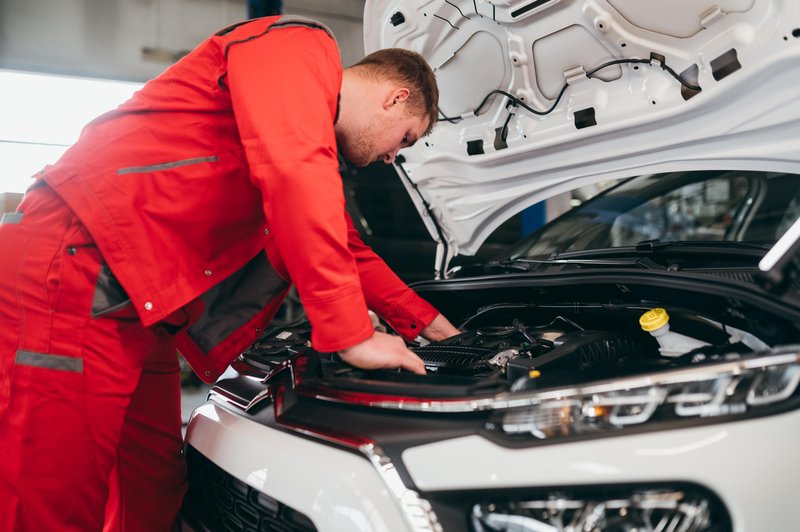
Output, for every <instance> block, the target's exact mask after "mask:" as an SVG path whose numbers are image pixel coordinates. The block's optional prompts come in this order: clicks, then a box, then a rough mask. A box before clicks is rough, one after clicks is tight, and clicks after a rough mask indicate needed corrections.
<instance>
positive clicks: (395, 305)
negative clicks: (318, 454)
mask: <svg viewBox="0 0 800 532" xmlns="http://www.w3.org/2000/svg"><path fill="white" fill-rule="evenodd" d="M341 76H342V67H341V62H340V59H339V52H338V48H337V46H336V43H335V41H334V40H333V38H332V37H331V36H330V34H329V33H328V32H327V29H325V28H324V27H323V26H321V25H319V24H318V23H314V22H312V21H300V20H298V19H292V18H288V17H283V18H279V17H269V18H264V19H257V20H254V21H249V22H246V23H242V24H239V25H235V26H232V27H230V28H226V29H225V30H222V31H221V32H219V33H217V34H216V35H214V36H212V37H211V38H209V39H208V40H206V41H205V42H204V43H202V44H201V45H200V46H199V47H197V48H196V49H195V50H194V51H193V52H192V53H191V54H189V55H187V56H186V57H184V58H183V59H182V60H181V61H179V62H178V63H177V64H175V65H174V66H172V67H171V68H169V69H168V70H167V71H165V72H164V73H163V74H161V75H160V76H159V77H157V78H155V79H153V80H152V81H150V82H149V83H147V84H146V85H145V86H144V87H143V88H142V89H141V90H140V91H138V92H137V93H136V94H135V95H134V96H133V97H132V98H131V99H130V100H129V101H128V102H126V103H124V104H123V105H121V106H120V107H119V108H117V109H116V110H114V111H111V112H109V113H106V114H104V115H102V116H100V117H99V118H97V119H96V120H94V121H93V122H91V123H90V124H89V125H87V126H86V128H84V130H83V132H82V134H81V137H80V139H79V141H78V142H77V143H76V144H75V145H74V146H73V147H71V148H70V149H69V150H68V151H67V152H66V153H65V154H64V156H63V157H62V158H61V159H60V160H59V161H58V162H57V163H56V164H55V165H54V166H52V167H48V168H46V169H45V171H44V175H43V179H44V180H45V181H46V182H47V183H48V184H49V185H50V186H51V187H52V188H53V189H54V190H55V191H56V192H57V193H58V194H59V195H60V196H61V197H62V198H63V199H64V201H65V202H66V203H67V204H68V205H69V206H70V208H71V209H72V210H73V211H74V212H75V214H76V215H77V216H78V217H79V218H80V220H81V221H82V222H83V224H84V225H85V226H86V227H87V229H88V230H89V232H90V233H91V235H92V237H93V238H94V240H95V241H96V243H97V246H98V247H99V249H100V251H101V252H102V254H103V257H104V259H105V261H106V262H107V264H108V266H109V267H110V269H111V271H112V272H113V275H114V276H115V277H116V279H117V280H118V281H119V284H121V286H122V288H123V289H124V293H126V294H127V296H128V297H129V298H130V302H131V303H132V305H133V308H135V310H136V313H137V314H138V316H139V318H140V319H141V321H142V323H143V324H144V325H145V326H149V325H153V324H155V323H158V322H163V321H167V322H169V323H173V324H178V325H180V324H185V323H186V321H187V319H191V321H194V320H197V321H196V323H194V325H192V326H190V327H189V328H188V329H186V330H184V331H182V332H181V333H179V338H178V341H179V348H180V350H181V352H182V354H183V355H184V356H185V357H186V359H187V360H188V362H189V363H190V364H191V365H192V367H193V368H194V369H195V371H197V373H198V374H199V375H200V376H201V377H202V378H203V379H204V380H206V381H212V380H213V379H215V378H216V377H217V376H218V375H219V374H220V373H221V372H222V371H223V370H224V369H225V368H226V367H227V365H228V364H229V363H230V362H231V360H232V359H233V358H235V357H236V356H237V355H238V354H239V353H240V352H241V351H242V350H244V349H245V348H246V347H248V346H249V345H250V344H251V343H252V342H253V341H254V340H255V339H256V338H257V336H258V335H259V333H260V331H261V330H262V329H263V327H264V325H265V324H266V323H267V322H268V321H269V320H270V319H271V318H272V316H273V315H274V313H275V312H276V310H277V308H278V306H279V305H280V303H281V301H282V300H283V298H284V296H285V294H286V291H287V290H288V287H289V285H290V283H292V282H293V283H295V284H296V285H297V288H298V291H299V294H300V297H301V300H302V302H303V306H304V308H305V310H306V313H307V315H308V318H309V320H310V322H311V325H312V344H313V346H314V347H315V348H316V349H317V350H319V351H337V350H340V349H343V348H346V347H350V346H353V345H355V344H356V343H359V342H361V341H363V340H365V339H367V338H368V337H369V336H370V335H371V334H372V330H373V329H372V325H371V323H370V320H369V318H368V316H367V305H369V306H370V307H371V308H373V310H375V311H376V312H377V313H378V314H379V315H380V316H382V317H383V318H385V319H386V320H387V321H388V322H389V323H390V325H392V327H393V328H394V329H395V330H397V331H398V332H399V333H400V334H402V335H403V336H404V337H406V338H409V339H410V338H413V337H415V336H416V335H417V334H418V333H419V331H420V330H421V329H422V328H424V327H425V326H426V325H427V324H428V323H430V321H431V320H432V319H433V318H434V317H435V316H436V314H437V311H436V310H435V309H434V308H433V307H431V306H430V305H429V304H427V303H426V302H425V301H423V300H422V299H420V298H419V297H418V296H416V294H414V292H413V291H411V290H410V289H409V288H408V287H406V286H405V284H403V283H402V282H401V281H400V280H399V279H398V278H397V277H396V276H395V275H394V274H393V273H392V272H391V271H390V270H389V268H388V267H387V266H386V265H385V263H384V262H383V261H381V260H380V259H379V258H378V257H377V256H376V255H375V254H374V253H373V252H372V251H371V250H370V249H369V248H368V247H366V246H365V245H364V244H363V243H362V242H361V241H360V240H359V238H358V233H357V232H356V231H355V230H354V229H353V228H352V224H351V223H350V222H349V219H348V218H347V215H346V214H345V207H344V196H343V193H342V182H341V178H340V176H339V173H338V160H337V149H336V139H335V135H334V122H335V120H336V116H337V111H338V96H339V89H340V84H341ZM101 277H102V276H101ZM112 280H113V279H112ZM107 284H108V279H105V280H103V279H101V280H100V281H99V282H98V287H100V286H101V285H107ZM112 284H113V283H112ZM99 292H100V291H99V288H98V293H99ZM100 300H101V301H100V303H102V302H103V298H102V297H101V298H100ZM120 304H122V302H119V301H113V297H112V298H110V301H107V305H106V307H105V308H106V309H108V310H114V309H116V308H119V306H120ZM101 306H102V305H101ZM103 312H104V309H103V308H98V309H97V313H98V314H102V313H103Z"/></svg>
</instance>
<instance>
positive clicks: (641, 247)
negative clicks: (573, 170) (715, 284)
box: [517, 240, 770, 261]
mask: <svg viewBox="0 0 800 532" xmlns="http://www.w3.org/2000/svg"><path fill="white" fill-rule="evenodd" d="M769 248H770V246H769V245H761V244H752V243H747V242H717V241H685V240H681V241H667V242H661V241H660V240H643V241H641V242H638V243H637V244H635V245H633V246H619V247H613V248H597V249H584V250H580V251H562V252H557V251H554V252H553V253H551V254H550V255H549V256H547V257H544V256H542V257H533V256H532V257H524V258H523V259H524V260H549V261H555V260H562V261H563V260H572V259H586V258H600V257H604V258H609V257H615V258H621V257H631V256H633V257H642V256H652V255H659V254H670V253H685V254H690V255H700V254H707V255H714V256H720V255H731V254H734V255H745V256H749V257H761V256H763V255H764V253H765V252H766V251H768V250H769ZM517 260H520V259H517Z"/></svg>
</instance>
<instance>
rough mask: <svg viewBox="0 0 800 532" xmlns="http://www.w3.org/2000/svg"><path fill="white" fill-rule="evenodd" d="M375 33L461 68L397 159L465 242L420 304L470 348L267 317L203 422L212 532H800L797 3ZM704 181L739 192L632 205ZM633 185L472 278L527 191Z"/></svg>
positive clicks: (388, 9) (450, 14)
mask: <svg viewBox="0 0 800 532" xmlns="http://www.w3.org/2000/svg"><path fill="white" fill-rule="evenodd" d="M364 19H365V28H366V30H365V43H366V49H367V51H372V50H375V49H378V48H383V47H390V46H400V47H406V48H410V49H413V50H416V51H418V52H420V53H422V54H423V55H424V56H425V57H426V58H427V59H428V60H429V62H430V63H431V65H432V66H433V67H434V68H435V71H436V74H437V77H438V80H439V84H440V89H441V111H442V113H443V117H442V120H441V121H440V123H439V124H438V126H437V127H436V128H435V130H434V132H433V134H432V135H431V136H430V137H428V138H426V139H424V141H423V142H419V143H418V144H417V145H416V146H415V147H414V148H411V149H408V150H406V151H405V152H404V153H403V157H401V158H400V160H399V161H398V162H397V165H396V166H397V170H398V177H399V179H401V180H402V182H403V183H404V185H405V186H406V188H407V189H408V192H409V194H410V195H411V197H412V199H413V201H414V202H415V204H416V205H417V207H418V208H419V210H420V213H421V215H422V216H423V220H424V221H425V224H426V225H427V227H428V228H429V230H430V233H431V235H432V237H433V238H434V239H435V240H436V241H437V242H438V244H439V253H438V256H437V263H436V271H437V275H438V277H439V279H438V280H432V281H426V282H424V283H421V284H418V285H416V286H415V289H416V290H417V291H418V292H419V293H420V294H421V295H422V296H423V297H425V298H426V299H428V300H429V301H431V303H433V304H434V305H435V306H436V307H437V308H438V309H440V310H441V311H442V312H443V313H444V314H445V315H446V316H448V317H449V318H450V319H451V321H453V322H454V323H456V324H457V325H458V326H459V328H460V329H461V330H462V331H463V332H462V334H460V335H459V336H457V337H454V338H451V339H448V340H445V341H443V342H439V343H433V344H427V345H422V344H414V345H413V346H412V348H413V349H415V350H416V352H417V353H418V354H419V355H420V356H421V357H422V358H423V360H424V361H425V363H426V367H427V369H428V372H429V373H428V375H427V376H418V375H412V374H409V373H405V372H397V371H386V370H383V371H372V372H368V371H363V370H359V369H355V368H352V367H350V366H347V365H346V364H344V363H342V362H341V361H340V360H339V359H338V357H337V356H336V355H332V354H329V353H317V352H315V351H314V350H312V349H311V348H310V347H308V345H309V344H308V338H309V326H308V324H307V323H298V324H295V325H292V326H288V327H282V328H276V329H272V330H270V331H268V332H267V333H266V334H265V335H264V336H263V337H262V338H261V339H260V340H259V341H258V342H257V343H256V344H254V345H253V346H252V347H251V348H250V349H249V350H248V351H247V352H246V353H243V354H242V356H241V357H240V358H239V359H238V360H237V361H236V362H235V363H234V364H233V365H232V367H231V369H230V370H229V371H228V373H226V375H224V376H223V377H222V378H221V379H220V380H219V381H218V382H217V383H216V384H215V386H214V387H213V388H212V390H211V392H210V394H209V397H208V401H207V402H206V403H205V404H203V405H201V406H200V407H199V408H198V409H197V410H196V411H195V412H194V414H193V416H192V419H191V422H190V424H189V427H188V432H187V438H186V442H187V444H186V453H187V459H188V462H189V468H190V488H189V493H188V495H187V499H186V504H185V507H184V519H185V522H186V526H187V527H189V528H192V529H195V530H281V531H283V530H303V531H305V530H319V531H321V532H327V531H342V532H353V531H392V532H394V531H440V530H444V531H447V532H451V531H474V532H495V531H508V532H511V531H515V532H517V531H519V532H521V531H530V532H534V531H535V532H540V531H587V532H588V531H594V530H614V531H627V532H633V531H663V532H666V531H670V532H677V531H699V530H704V531H726V530H735V531H750V532H763V531H783V530H798V526H800V525H798V522H799V521H800V518H798V512H797V511H796V510H795V509H794V504H795V503H796V500H795V499H796V496H797V494H798V493H800V459H798V455H797V448H796V442H797V440H798V439H800V412H799V411H798V405H800V391H798V383H800V297H798V291H799V289H800V283H799V282H798V281H799V280H800V277H798V257H797V252H798V249H800V245H799V244H798V243H797V241H798V237H800V222H797V221H796V218H797V213H798V212H800V208H799V207H800V194H798V190H800V187H799V186H797V183H798V181H800V177H798V174H800V97H799V96H798V90H799V89H798V87H800V3H798V2H796V1H787V0H714V1H709V0H671V1H654V0H549V1H548V0H523V1H516V0H497V1H486V0H452V1H451V0H432V1H415V0H368V1H367V3H366V9H365V17H364ZM687 175H691V176H699V175H712V176H714V177H715V179H714V180H712V181H713V182H712V181H709V180H704V178H702V179H701V178H698V179H694V178H692V179H691V181H692V183H700V184H699V185H695V184H693V185H692V187H690V188H681V189H680V190H682V192H679V193H678V192H675V193H673V192H670V194H671V195H670V196H669V198H671V199H669V202H664V201H662V200H661V199H660V197H659V196H657V195H651V196H647V198H646V200H643V201H640V202H639V203H637V204H636V205H633V207H636V209H634V210H631V209H627V210H626V209H623V211H624V212H623V213H622V214H619V213H617V214H614V215H613V216H612V215H609V214H608V209H607V208H606V207H608V206H609V205H611V204H613V203H615V202H617V203H619V202H622V203H624V202H625V201H627V199H629V198H630V197H631V196H630V195H628V194H627V192H626V191H628V190H632V189H635V190H641V189H643V188H646V186H650V185H651V184H653V183H655V184H656V185H658V183H668V182H669V180H670V179H673V180H674V179H678V180H680V179H682V177H681V176H687ZM633 176H641V177H637V178H636V179H634V180H630V181H626V182H625V183H623V184H622V185H620V187H621V188H619V187H618V188H616V189H612V190H611V191H609V192H608V193H607V195H605V196H604V198H605V199H602V200H597V201H596V202H594V203H592V202H589V203H587V204H586V206H585V207H584V210H583V211H573V212H572V213H568V215H567V216H568V218H567V219H566V220H567V222H569V223H565V222H564V221H561V222H559V223H561V225H557V226H553V225H552V224H551V225H549V226H546V228H545V229H543V232H542V233H541V235H539V236H537V237H536V238H537V239H536V240H534V241H531V240H528V241H526V242H524V243H522V244H521V245H520V246H518V247H517V248H515V249H514V250H512V251H511V252H510V253H509V257H508V258H507V259H504V260H498V261H494V262H493V263H492V264H491V265H490V266H488V267H486V268H483V269H481V268H480V267H479V268H478V269H477V270H476V269H475V268H473V269H472V270H470V269H469V268H464V269H462V271H460V272H457V271H454V270H455V268H450V267H449V262H450V260H451V259H452V257H454V256H455V255H457V254H464V255H471V254H474V253H475V251H476V250H477V249H478V248H479V247H480V245H481V243H482V242H483V241H484V240H485V239H486V237H487V236H488V235H489V234H490V233H491V232H492V231H493V230H494V229H495V228H497V227H498V226H499V225H500V224H501V223H502V222H503V221H504V220H506V219H508V218H509V217H511V216H512V215H514V214H515V213H517V212H519V211H521V210H522V209H524V208H526V207H527V206H529V205H532V204H534V203H537V202H539V201H541V200H543V199H545V198H546V197H548V196H550V195H553V194H558V193H561V192H564V191H568V190H571V189H574V188H576V187H581V186H586V185H590V184H594V183H599V182H603V181H608V180H614V179H621V178H630V177H633ZM675 176H678V177H675ZM717 178H719V179H717ZM779 182H780V183H789V186H788V188H785V189H781V190H784V191H783V192H773V193H770V192H767V191H768V190H773V191H774V190H777V189H775V188H770V187H771V185H770V183H779ZM737 183H738V184H737ZM743 183H744V184H743ZM754 183H762V185H763V186H762V185H758V184H754ZM626 187H627V188H626ZM742 187H746V188H742ZM667 188H669V187H667ZM669 190H670V191H674V190H678V188H676V187H672V188H669ZM676 198H683V199H684V200H686V201H685V202H684V203H685V205H684V207H680V208H677V207H674V204H677V203H676V202H677V200H676ZM690 200H691V201H690ZM603 202H605V203H603ZM770 202H772V203H770ZM678 203H680V202H678ZM642 205H644V207H642ZM686 205H688V207H686ZM768 205H771V206H770V207H769V208H767V206H768ZM775 205H778V206H777V207H776V206H775ZM599 207H603V208H599ZM764 212H769V213H771V214H770V215H769V216H767V215H763V216H762V214H760V213H764ZM585 213H591V215H592V216H594V218H592V219H591V220H592V223H588V224H587V223H585V220H584V219H583V218H581V216H582V215H583V214H585ZM582 220H583V221H582ZM554 223H555V222H554ZM553 227H556V228H557V229H553ZM597 227H603V231H604V232H605V233H604V235H605V236H604V237H603V238H600V239H595V238H594V235H596V234H597V231H599V230H597V231H595V228H597ZM548 228H549V229H548ZM787 228H788V229H787ZM569 231H574V232H575V233H574V234H573V235H572V236H569ZM564 232H566V233H564ZM565 234H566V235H567V236H569V237H568V238H567V237H565V236H564V235H565ZM542 235H544V236H546V238H540V237H541V236H542ZM587 235H592V238H588V237H587ZM687 235H689V236H687ZM578 236H580V237H581V238H577V237H578ZM584 237H586V238H584ZM640 239H641V240H640ZM684 239H688V240H684ZM776 241H777V244H775V242H776ZM548 242H551V243H552V242H555V243H556V244H555V247H552V246H550V247H548V246H547V245H545V244H547V243H548ZM558 242H568V243H569V244H568V245H567V246H565V247H563V248H559V247H558V245H557V244H558ZM581 242H583V244H580V243H581ZM598 242H602V243H601V244H598ZM576 243H577V244H576ZM773 244H774V245H773ZM770 248H771V250H769V249H770ZM768 250H769V251H768Z"/></svg>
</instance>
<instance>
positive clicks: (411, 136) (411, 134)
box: [406, 133, 419, 148]
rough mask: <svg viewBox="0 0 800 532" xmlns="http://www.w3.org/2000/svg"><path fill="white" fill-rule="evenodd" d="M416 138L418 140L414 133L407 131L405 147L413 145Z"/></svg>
mask: <svg viewBox="0 0 800 532" xmlns="http://www.w3.org/2000/svg"><path fill="white" fill-rule="evenodd" d="M411 139H414V140H411ZM418 140H419V137H417V136H416V135H414V134H413V133H409V134H408V144H407V145H406V147H407V148H410V147H411V146H413V145H414V144H416V143H417V141H418Z"/></svg>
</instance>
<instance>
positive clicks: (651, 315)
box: [639, 308, 669, 332]
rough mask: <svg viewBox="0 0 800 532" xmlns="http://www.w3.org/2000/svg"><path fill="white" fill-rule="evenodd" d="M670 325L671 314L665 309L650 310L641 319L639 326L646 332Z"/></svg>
mask: <svg viewBox="0 0 800 532" xmlns="http://www.w3.org/2000/svg"><path fill="white" fill-rule="evenodd" d="M667 323H669V314H667V311H666V310H664V309H663V308H654V309H652V310H648V311H647V312H645V313H644V314H642V317H641V318H639V325H641V326H642V330H644V331H648V332H650V331H655V330H656V329H660V328H661V327H663V326H664V325H666V324H667Z"/></svg>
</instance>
